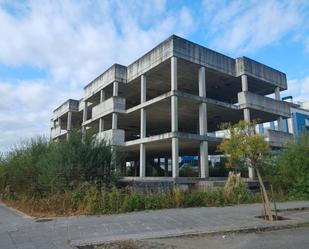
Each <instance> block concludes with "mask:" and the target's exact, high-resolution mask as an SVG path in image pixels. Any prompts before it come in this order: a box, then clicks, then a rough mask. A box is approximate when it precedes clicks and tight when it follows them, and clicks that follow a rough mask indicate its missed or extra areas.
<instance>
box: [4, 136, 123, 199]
mask: <svg viewBox="0 0 309 249" xmlns="http://www.w3.org/2000/svg"><path fill="white" fill-rule="evenodd" d="M114 151H115V150H112V148H111V146H109V145H107V144H106V143H105V142H104V141H100V142H98V141H96V140H95V138H94V136H92V135H91V134H88V135H86V136H84V138H83V139H82V137H81V134H80V133H78V132H76V131H72V132H70V139H69V140H62V141H59V142H50V141H48V140H47V139H45V138H41V137H38V138H37V139H31V140H29V141H27V142H24V143H22V144H20V145H19V146H16V147H15V148H14V149H13V150H12V151H10V152H9V153H8V154H6V155H5V156H1V157H0V193H3V192H4V191H5V190H7V189H10V193H11V194H23V195H26V196H28V197H42V198H43V197H46V196H48V195H50V194H51V193H58V192H61V191H65V190H73V189H76V188H79V187H80V186H81V184H83V183H84V182H92V183H95V184H96V185H97V186H98V188H101V187H104V186H111V185H113V184H114V182H115V180H116V178H117V173H115V165H114V164H113V163H112V160H113V159H112V158H113V153H114ZM118 155H119V153H118ZM5 194H6V195H7V194H8V192H7V191H6V193H5ZM76 198H77V196H76Z"/></svg>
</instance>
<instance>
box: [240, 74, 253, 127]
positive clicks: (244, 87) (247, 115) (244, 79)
mask: <svg viewBox="0 0 309 249" xmlns="http://www.w3.org/2000/svg"><path fill="white" fill-rule="evenodd" d="M241 87H242V91H243V92H247V91H248V77H247V75H245V74H243V75H242V76H241ZM244 120H245V121H247V122H250V120H251V119H250V110H249V109H248V108H246V109H244Z"/></svg>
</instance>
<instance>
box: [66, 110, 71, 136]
mask: <svg viewBox="0 0 309 249" xmlns="http://www.w3.org/2000/svg"><path fill="white" fill-rule="evenodd" d="M71 129H72V112H71V111H69V112H68V120H67V139H69V136H70V134H69V133H70V131H71Z"/></svg>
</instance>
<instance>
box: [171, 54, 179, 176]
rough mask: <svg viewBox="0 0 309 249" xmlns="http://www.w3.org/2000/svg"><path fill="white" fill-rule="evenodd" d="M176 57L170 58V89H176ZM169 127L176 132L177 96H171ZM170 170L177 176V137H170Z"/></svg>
mask: <svg viewBox="0 0 309 249" xmlns="http://www.w3.org/2000/svg"><path fill="white" fill-rule="evenodd" d="M177 88H178V87H177V58H176V57H172V58H171V90H172V91H176V90H177ZM171 115H172V117H171V120H172V124H171V126H172V127H171V128H172V132H178V99H177V96H175V95H172V97H171ZM172 170H173V178H176V177H178V176H179V139H178V138H177V137H173V138H172Z"/></svg>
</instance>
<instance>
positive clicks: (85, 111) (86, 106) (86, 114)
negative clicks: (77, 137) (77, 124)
mask: <svg viewBox="0 0 309 249" xmlns="http://www.w3.org/2000/svg"><path fill="white" fill-rule="evenodd" d="M87 116H88V102H87V101H85V106H84V111H83V123H84V122H86V121H87ZM82 132H86V126H85V125H84V124H83V126H82Z"/></svg>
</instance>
